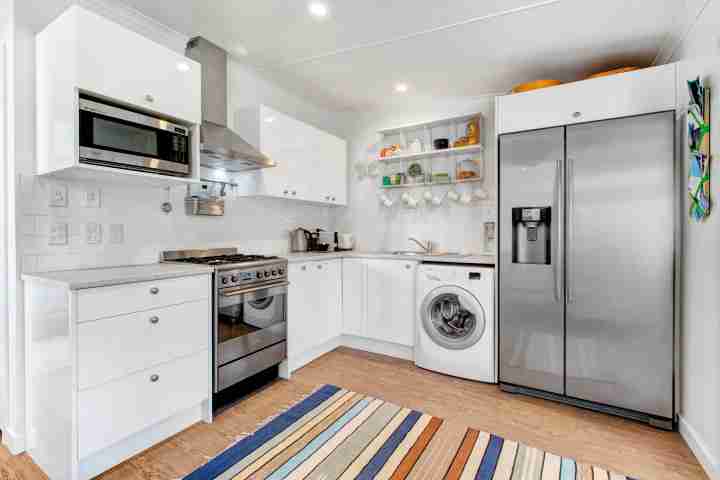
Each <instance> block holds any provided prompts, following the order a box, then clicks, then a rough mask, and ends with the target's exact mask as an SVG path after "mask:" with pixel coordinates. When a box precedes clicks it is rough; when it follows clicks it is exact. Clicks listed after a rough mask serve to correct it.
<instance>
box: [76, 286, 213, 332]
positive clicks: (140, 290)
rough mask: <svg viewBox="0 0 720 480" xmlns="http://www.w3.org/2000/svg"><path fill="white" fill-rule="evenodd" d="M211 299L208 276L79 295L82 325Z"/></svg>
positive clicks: (89, 291) (95, 289) (91, 291)
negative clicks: (107, 318)
mask: <svg viewBox="0 0 720 480" xmlns="http://www.w3.org/2000/svg"><path fill="white" fill-rule="evenodd" d="M209 296H210V277H209V276H208V275H200V276H195V277H184V278H172V279H168V280H159V281H157V282H141V283H131V284H127V285H116V286H112V287H102V288H90V289H87V290H81V291H80V292H79V293H78V322H87V321H88V320H95V319H98V318H105V317H114V316H118V315H124V314H126V313H134V312H140V311H143V310H150V309H153V308H159V307H166V306H169V305H176V304H178V303H185V302H190V301H193V300H201V299H204V298H209Z"/></svg>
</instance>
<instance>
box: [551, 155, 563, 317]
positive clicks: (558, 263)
mask: <svg viewBox="0 0 720 480" xmlns="http://www.w3.org/2000/svg"><path fill="white" fill-rule="evenodd" d="M553 193H554V197H555V198H554V202H555V213H554V214H553V215H552V217H551V218H552V219H553V220H554V221H555V223H557V241H556V242H555V258H554V259H553V260H552V263H553V277H554V280H555V301H556V302H558V303H560V302H563V301H564V296H563V285H562V283H563V282H562V280H563V262H562V251H563V242H564V240H565V239H564V235H565V233H564V231H563V221H564V215H563V198H562V197H563V161H562V159H560V158H558V160H557V162H556V165H555V191H554V192H553Z"/></svg>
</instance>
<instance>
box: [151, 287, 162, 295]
mask: <svg viewBox="0 0 720 480" xmlns="http://www.w3.org/2000/svg"><path fill="white" fill-rule="evenodd" d="M158 293H160V289H159V288H158V287H152V288H151V289H150V294H151V295H157V294H158Z"/></svg>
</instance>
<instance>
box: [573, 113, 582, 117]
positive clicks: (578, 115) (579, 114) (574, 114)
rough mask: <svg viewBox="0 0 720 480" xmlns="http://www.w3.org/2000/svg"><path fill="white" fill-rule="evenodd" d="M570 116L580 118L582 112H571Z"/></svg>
mask: <svg viewBox="0 0 720 480" xmlns="http://www.w3.org/2000/svg"><path fill="white" fill-rule="evenodd" d="M572 116H573V118H580V117H582V112H573V114H572Z"/></svg>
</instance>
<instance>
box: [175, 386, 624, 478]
mask: <svg viewBox="0 0 720 480" xmlns="http://www.w3.org/2000/svg"><path fill="white" fill-rule="evenodd" d="M353 478H357V479H363V480H369V479H387V480H401V479H443V480H471V479H472V480H499V479H503V480H550V479H552V480H632V479H630V478H629V477H625V476H624V475H618V474H616V473H611V472H608V471H606V470H603V469H602V468H599V467H596V466H592V465H584V464H580V463H578V462H575V461H574V460H572V459H569V458H563V457H560V456H557V455H553V454H551V453H547V452H544V451H542V450H538V449H536V448H532V447H528V446H525V445H522V444H520V443H517V442H513V441H510V440H504V439H502V438H500V437H498V436H496V435H491V434H488V433H485V432H480V431H477V430H473V429H468V428H465V427H462V426H452V425H450V424H449V422H444V421H443V420H442V419H440V418H437V417H432V416H430V415H425V414H423V413H421V412H417V411H414V410H409V409H407V408H402V407H399V406H397V405H393V404H391V403H387V402H384V401H382V400H378V399H376V398H372V397H368V396H364V395H361V394H358V393H354V392H350V391H348V390H345V389H341V388H338V387H335V386H332V385H325V386H324V387H322V388H320V389H319V390H317V391H315V392H314V393H313V394H312V395H310V396H309V397H307V398H306V399H305V400H303V401H301V402H299V403H298V404H296V405H295V406H293V407H292V408H290V409H289V410H287V411H285V412H284V413H282V414H280V415H279V416H278V417H276V418H274V419H273V420H271V421H270V422H268V423H267V424H266V425H265V426H263V427H262V428H260V429H259V430H257V431H256V432H255V433H253V434H252V435H249V436H248V437H245V438H243V439H242V440H240V441H239V442H238V443H236V444H234V445H233V446H231V447H230V448H228V449H227V450H225V451H224V452H223V453H221V454H220V455H218V456H217V457H215V458H214V459H212V460H211V461H210V462H209V463H207V464H206V465H204V466H202V467H200V468H199V469H197V470H195V471H194V472H193V473H191V474H190V475H188V476H187V477H185V479H186V480H215V479H217V480H245V479H257V480H260V479H267V480H281V479H286V480H300V479H314V480H348V479H353Z"/></svg>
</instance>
